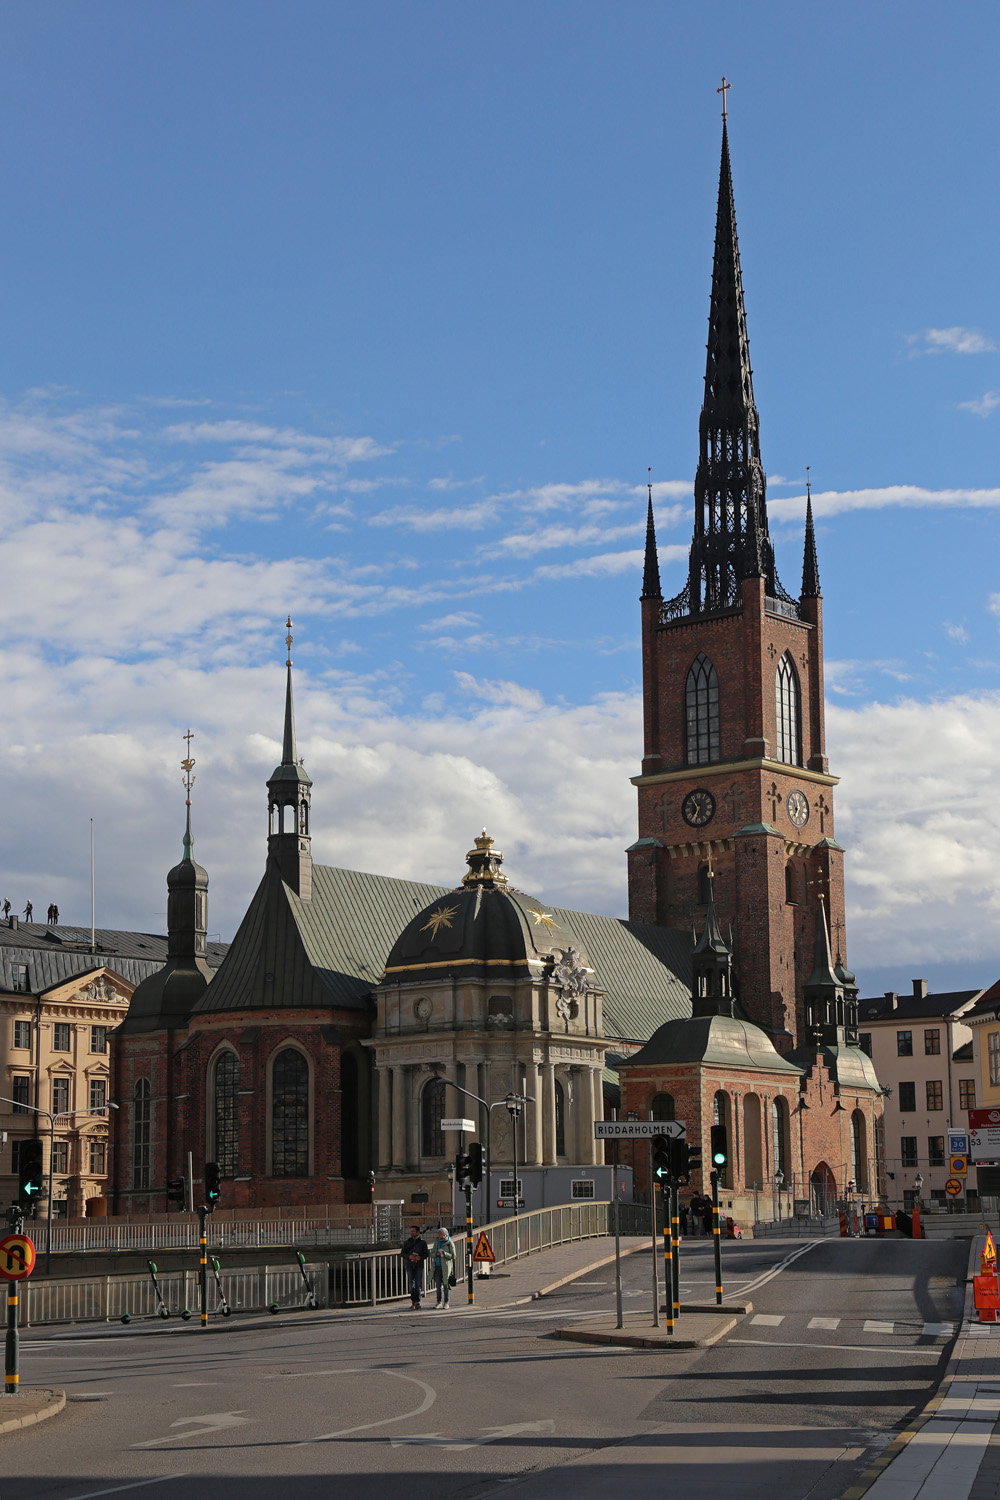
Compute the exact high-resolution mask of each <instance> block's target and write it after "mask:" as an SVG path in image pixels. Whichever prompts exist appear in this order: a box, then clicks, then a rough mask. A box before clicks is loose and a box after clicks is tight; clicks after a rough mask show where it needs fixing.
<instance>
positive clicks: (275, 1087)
mask: <svg viewBox="0 0 1000 1500" xmlns="http://www.w3.org/2000/svg"><path fill="white" fill-rule="evenodd" d="M271 1090H272V1093H271V1175H272V1177H308V1175H309V1064H308V1062H307V1061H306V1059H305V1058H304V1057H303V1055H302V1053H301V1052H299V1051H298V1050H297V1049H296V1048H295V1047H286V1048H285V1049H284V1051H283V1052H279V1053H278V1055H277V1057H276V1058H275V1059H274V1064H273V1066H272V1069H271Z"/></svg>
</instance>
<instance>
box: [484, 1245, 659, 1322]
mask: <svg viewBox="0 0 1000 1500" xmlns="http://www.w3.org/2000/svg"><path fill="white" fill-rule="evenodd" d="M648 1249H649V1245H645V1244H644V1245H629V1246H628V1248H627V1249H625V1250H623V1251H622V1259H623V1260H624V1258H625V1256H626V1255H637V1254H638V1253H639V1252H640V1251H641V1250H648ZM614 1261H615V1257H614V1256H613V1255H605V1256H604V1257H603V1259H601V1260H595V1261H591V1263H590V1265H589V1266H580V1268H579V1270H576V1271H570V1273H569V1275H568V1276H560V1278H559V1280H558V1281H550V1282H549V1284H548V1286H543V1287H539V1289H538V1291H537V1292H531V1293H530V1294H529V1295H528V1296H527V1297H515V1298H514V1299H513V1301H511V1302H502V1303H501V1304H500V1306H501V1307H518V1306H519V1305H520V1304H521V1303H522V1302H537V1301H538V1299H539V1297H547V1296H548V1295H549V1293H550V1292H557V1291H558V1290H559V1288H560V1287H561V1286H568V1285H569V1283H570V1282H571V1281H576V1279H577V1278H578V1277H579V1276H589V1275H590V1272H591V1271H600V1270H601V1269H602V1267H604V1266H611V1265H614Z"/></svg>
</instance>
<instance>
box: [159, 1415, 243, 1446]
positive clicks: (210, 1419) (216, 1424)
mask: <svg viewBox="0 0 1000 1500" xmlns="http://www.w3.org/2000/svg"><path fill="white" fill-rule="evenodd" d="M249 1420H250V1418H249V1417H244V1416H243V1415H242V1413H241V1412H238V1411H210V1412H206V1413H205V1415H204V1416H201V1417H179V1418H178V1419H177V1421H176V1422H171V1424H170V1425H171V1427H190V1426H191V1423H192V1422H205V1423H207V1424H208V1425H207V1426H205V1427H199V1428H197V1429H192V1430H191V1431H190V1432H174V1433H172V1434H169V1435H168V1436H167V1437H158V1438H148V1439H147V1440H146V1442H144V1443H133V1444H132V1447H133V1448H155V1447H156V1446H157V1444H158V1443H175V1442H176V1441H177V1439H178V1438H192V1437H205V1436H207V1434H208V1433H210V1432H223V1431H225V1429H226V1428H227V1427H244V1426H245V1425H246V1423H247V1422H249Z"/></svg>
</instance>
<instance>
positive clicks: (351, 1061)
mask: <svg viewBox="0 0 1000 1500" xmlns="http://www.w3.org/2000/svg"><path fill="white" fill-rule="evenodd" d="M360 1128H361V1120H360V1112H359V1109H358V1060H357V1058H356V1057H355V1056H354V1054H353V1053H352V1052H342V1053H341V1054H340V1171H341V1174H342V1175H343V1176H344V1177H357V1176H359V1175H360V1163H359V1160H358V1156H359V1147H360V1141H359V1139H358V1136H359V1131H360Z"/></svg>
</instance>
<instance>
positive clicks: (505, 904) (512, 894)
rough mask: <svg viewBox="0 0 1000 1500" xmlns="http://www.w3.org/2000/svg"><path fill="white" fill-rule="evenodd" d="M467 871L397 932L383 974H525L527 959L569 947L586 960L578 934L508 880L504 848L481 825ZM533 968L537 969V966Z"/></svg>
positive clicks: (537, 960) (539, 960) (538, 961)
mask: <svg viewBox="0 0 1000 1500" xmlns="http://www.w3.org/2000/svg"><path fill="white" fill-rule="evenodd" d="M466 858H467V860H468V864H469V869H468V873H467V874H466V875H465V876H464V878H463V882H462V884H461V885H460V886H459V887H458V888H457V889H456V890H454V891H449V892H447V894H445V895H444V896H441V897H439V898H438V899H437V900H435V901H432V902H431V904H430V906H427V907H425V908H424V910H423V911H421V912H420V913H419V914H418V915H417V916H415V917H414V918H413V920H412V921H410V922H409V923H407V925H406V926H405V927H404V928H403V931H402V932H401V933H400V934H399V937H398V938H397V939H396V941H395V943H394V944H393V946H392V949H391V951H390V953H389V957H388V958H387V959H386V964H385V977H386V979H390V980H403V979H406V978H411V977H412V978H413V979H417V978H423V979H433V978H439V977H440V978H445V977H447V975H448V974H449V973H450V972H452V971H453V972H454V973H455V974H456V975H461V976H462V977H465V978H485V977H486V976H487V975H489V976H490V977H492V978H495V979H497V980H499V979H519V978H526V977H527V976H528V975H529V974H530V973H531V966H532V965H535V966H538V965H544V964H545V963H546V961H548V960H551V959H552V958H555V959H556V960H557V961H558V959H559V958H560V957H562V956H565V955H567V954H568V953H569V952H570V950H573V952H574V954H575V956H576V958H577V959H578V961H579V962H580V963H582V964H583V965H584V966H585V965H586V959H585V957H584V956H583V955H582V953H581V951H580V944H579V942H578V941H577V940H576V939H575V938H574V937H573V936H572V934H570V933H569V932H567V931H566V929H565V928H564V927H563V926H561V925H560V923H559V921H558V919H557V918H556V917H555V916H553V915H552V913H551V912H549V911H548V909H547V908H546V907H545V906H544V905H543V904H542V903H541V902H540V901H536V900H535V899H534V898H533V897H531V896H526V895H525V894H524V893H523V892H522V891H516V890H513V889H511V888H510V886H508V884H507V878H506V876H505V875H504V874H503V873H502V872H501V869H500V865H501V862H502V860H503V855H502V854H501V853H500V851H499V850H498V849H494V847H493V840H492V839H491V838H490V836H489V834H488V833H487V832H486V830H485V829H483V832H482V834H481V835H480V836H479V837H478V838H477V839H476V847H475V848H474V849H471V850H470V851H469V853H468V855H467V856H466ZM536 971H537V970H536Z"/></svg>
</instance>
